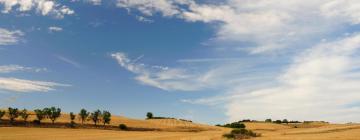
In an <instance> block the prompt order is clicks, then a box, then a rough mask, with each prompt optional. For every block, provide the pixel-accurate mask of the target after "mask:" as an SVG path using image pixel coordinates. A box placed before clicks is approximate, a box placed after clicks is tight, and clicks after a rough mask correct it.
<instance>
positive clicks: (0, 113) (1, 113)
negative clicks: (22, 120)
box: [0, 110, 5, 121]
mask: <svg viewBox="0 0 360 140" xmlns="http://www.w3.org/2000/svg"><path fill="white" fill-rule="evenodd" d="M4 116H5V111H2V110H0V121H1V119H2V117H4Z"/></svg>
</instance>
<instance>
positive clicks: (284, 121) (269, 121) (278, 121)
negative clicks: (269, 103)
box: [265, 119, 301, 124]
mask: <svg viewBox="0 0 360 140" xmlns="http://www.w3.org/2000/svg"><path fill="white" fill-rule="evenodd" d="M265 122H267V123H277V124H281V123H286V124H288V123H301V122H300V121H288V120H287V119H283V120H275V121H272V120H271V119H266V120H265Z"/></svg>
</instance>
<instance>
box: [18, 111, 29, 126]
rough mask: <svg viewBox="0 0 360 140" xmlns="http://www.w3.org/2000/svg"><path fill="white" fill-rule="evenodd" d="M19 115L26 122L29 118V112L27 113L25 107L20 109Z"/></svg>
mask: <svg viewBox="0 0 360 140" xmlns="http://www.w3.org/2000/svg"><path fill="white" fill-rule="evenodd" d="M20 116H21V118H22V119H23V120H24V122H25V123H26V121H27V119H28V118H29V114H28V113H27V110H26V109H23V110H21V112H20Z"/></svg>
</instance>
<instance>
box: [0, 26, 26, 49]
mask: <svg viewBox="0 0 360 140" xmlns="http://www.w3.org/2000/svg"><path fill="white" fill-rule="evenodd" d="M23 35H24V33H23V32H21V31H20V30H14V31H9V30H7V29H4V28H0V46H5V45H13V44H16V43H18V42H19V39H20V37H21V36H23Z"/></svg>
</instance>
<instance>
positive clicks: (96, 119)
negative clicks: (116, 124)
mask: <svg viewBox="0 0 360 140" xmlns="http://www.w3.org/2000/svg"><path fill="white" fill-rule="evenodd" d="M100 117H101V111H100V110H95V111H94V112H93V113H91V114H90V119H91V120H92V121H93V122H94V124H95V126H96V125H97V123H98V122H99V121H100V119H101V118H100Z"/></svg>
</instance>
